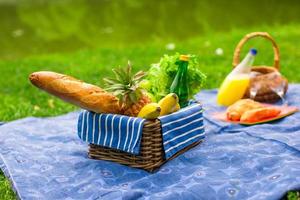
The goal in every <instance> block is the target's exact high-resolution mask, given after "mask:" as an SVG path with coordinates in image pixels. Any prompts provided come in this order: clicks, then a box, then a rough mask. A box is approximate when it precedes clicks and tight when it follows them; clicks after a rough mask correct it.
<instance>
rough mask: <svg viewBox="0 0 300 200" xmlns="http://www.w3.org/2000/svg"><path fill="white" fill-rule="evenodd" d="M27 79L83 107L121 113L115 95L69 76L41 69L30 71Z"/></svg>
mask: <svg viewBox="0 0 300 200" xmlns="http://www.w3.org/2000/svg"><path fill="white" fill-rule="evenodd" d="M29 79H30V81H31V83H32V84H33V85H35V86H36V87H38V88H40V89H42V90H44V91H46V92H48V93H50V94H52V95H54V96H56V97H58V98H60V99H62V100H64V101H66V102H69V103H71V104H74V105H76V106H79V107H81V108H83V109H86V110H89V111H93V112H96V113H115V114H120V113H121V108H120V105H119V100H118V98H117V97H115V96H114V95H112V94H110V93H108V92H106V91H104V90H103V89H101V88H100V87H98V86H95V85H92V84H88V83H85V82H83V81H81V80H77V79H75V78H73V77H71V76H67V75H64V74H59V73H55V72H49V71H41V72H35V73H32V74H31V75H30V76H29Z"/></svg>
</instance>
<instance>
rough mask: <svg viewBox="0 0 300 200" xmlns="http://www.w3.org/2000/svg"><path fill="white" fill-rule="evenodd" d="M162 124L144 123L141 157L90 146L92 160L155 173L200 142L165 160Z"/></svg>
mask: <svg viewBox="0 0 300 200" xmlns="http://www.w3.org/2000/svg"><path fill="white" fill-rule="evenodd" d="M162 142H163V140H162V131H161V123H160V121H159V120H158V119H156V120H147V121H145V122H144V127H143V134H142V139H141V149H140V155H133V154H130V153H127V152H123V151H120V150H115V149H111V148H107V147H102V146H98V145H94V144H90V145H89V152H88V155H89V157H90V158H92V159H97V160H107V161H113V162H117V163H120V164H123V165H128V166H131V167H135V168H141V169H144V170H146V171H149V172H153V171H154V170H155V169H157V168H159V167H160V166H161V165H163V164H164V163H165V162H167V161H168V160H171V159H173V158H175V157H176V156H178V155H180V154H182V153H184V152H186V151H188V150H189V149H191V148H193V147H195V146H196V145H198V144H199V143H201V140H200V141H197V142H194V143H192V144H191V145H189V146H187V147H186V148H184V149H182V150H180V151H179V152H177V153H176V154H175V155H173V156H172V157H171V158H169V159H165V154H164V149H163V143H162Z"/></svg>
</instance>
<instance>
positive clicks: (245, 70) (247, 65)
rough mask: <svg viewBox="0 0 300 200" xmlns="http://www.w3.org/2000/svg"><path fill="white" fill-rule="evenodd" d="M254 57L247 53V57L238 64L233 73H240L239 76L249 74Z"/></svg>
mask: <svg viewBox="0 0 300 200" xmlns="http://www.w3.org/2000/svg"><path fill="white" fill-rule="evenodd" d="M254 58H255V55H252V54H251V53H248V54H247V56H246V57H245V58H244V59H243V60H242V62H240V64H238V65H237V66H236V67H235V68H234V70H233V73H234V74H236V73H240V74H250V72H251V67H252V64H253V62H254Z"/></svg>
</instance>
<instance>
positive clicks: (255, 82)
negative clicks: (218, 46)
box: [232, 32, 288, 103]
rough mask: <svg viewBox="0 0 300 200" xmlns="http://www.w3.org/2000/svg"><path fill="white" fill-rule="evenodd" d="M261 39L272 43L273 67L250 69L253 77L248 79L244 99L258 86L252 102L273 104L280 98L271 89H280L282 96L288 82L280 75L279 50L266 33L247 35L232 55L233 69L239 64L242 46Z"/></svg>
mask: <svg viewBox="0 0 300 200" xmlns="http://www.w3.org/2000/svg"><path fill="white" fill-rule="evenodd" d="M255 37H262V38H265V39H267V40H269V41H271V42H272V45H273V50H274V66H272V67H270V66H254V67H253V68H252V72H258V73H252V75H253V76H251V78H250V86H249V88H248V89H247V91H246V93H245V96H244V97H245V98H249V97H250V88H254V87H257V86H258V89H257V93H256V96H255V98H254V100H256V101H260V102H270V103H271V102H275V101H277V100H279V99H280V96H279V95H278V94H277V93H275V92H274V89H272V88H280V87H281V88H282V92H283V94H285V93H286V92H287V89H288V81H287V79H286V78H284V77H283V76H282V75H281V74H280V73H279V69H280V67H279V66H280V65H279V62H280V56H279V49H278V46H277V44H276V42H275V41H274V39H273V38H272V37H271V36H270V35H269V34H268V33H266V32H253V33H249V34H247V35H246V36H245V37H244V38H243V39H242V40H241V41H240V42H239V43H238V45H237V46H236V48H235V51H234V55H233V63H232V64H233V67H235V66H237V65H238V64H239V63H240V53H241V49H242V47H243V46H244V44H245V43H246V42H247V41H248V40H250V39H251V38H255Z"/></svg>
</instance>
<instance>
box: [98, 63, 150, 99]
mask: <svg viewBox="0 0 300 200" xmlns="http://www.w3.org/2000/svg"><path fill="white" fill-rule="evenodd" d="M112 71H113V73H114V75H115V77H114V78H105V79H103V80H104V82H105V86H106V90H107V91H109V92H112V93H113V94H114V95H115V96H117V97H118V98H119V100H120V102H122V103H124V104H126V105H132V104H133V103H136V102H137V101H138V100H139V99H140V98H141V97H142V96H143V93H144V90H143V89H142V88H141V87H140V82H141V81H142V80H143V78H144V77H145V76H146V73H145V72H143V71H139V72H137V73H136V74H133V72H132V66H131V63H130V62H129V61H128V65H127V67H118V68H115V69H113V70H112Z"/></svg>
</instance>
